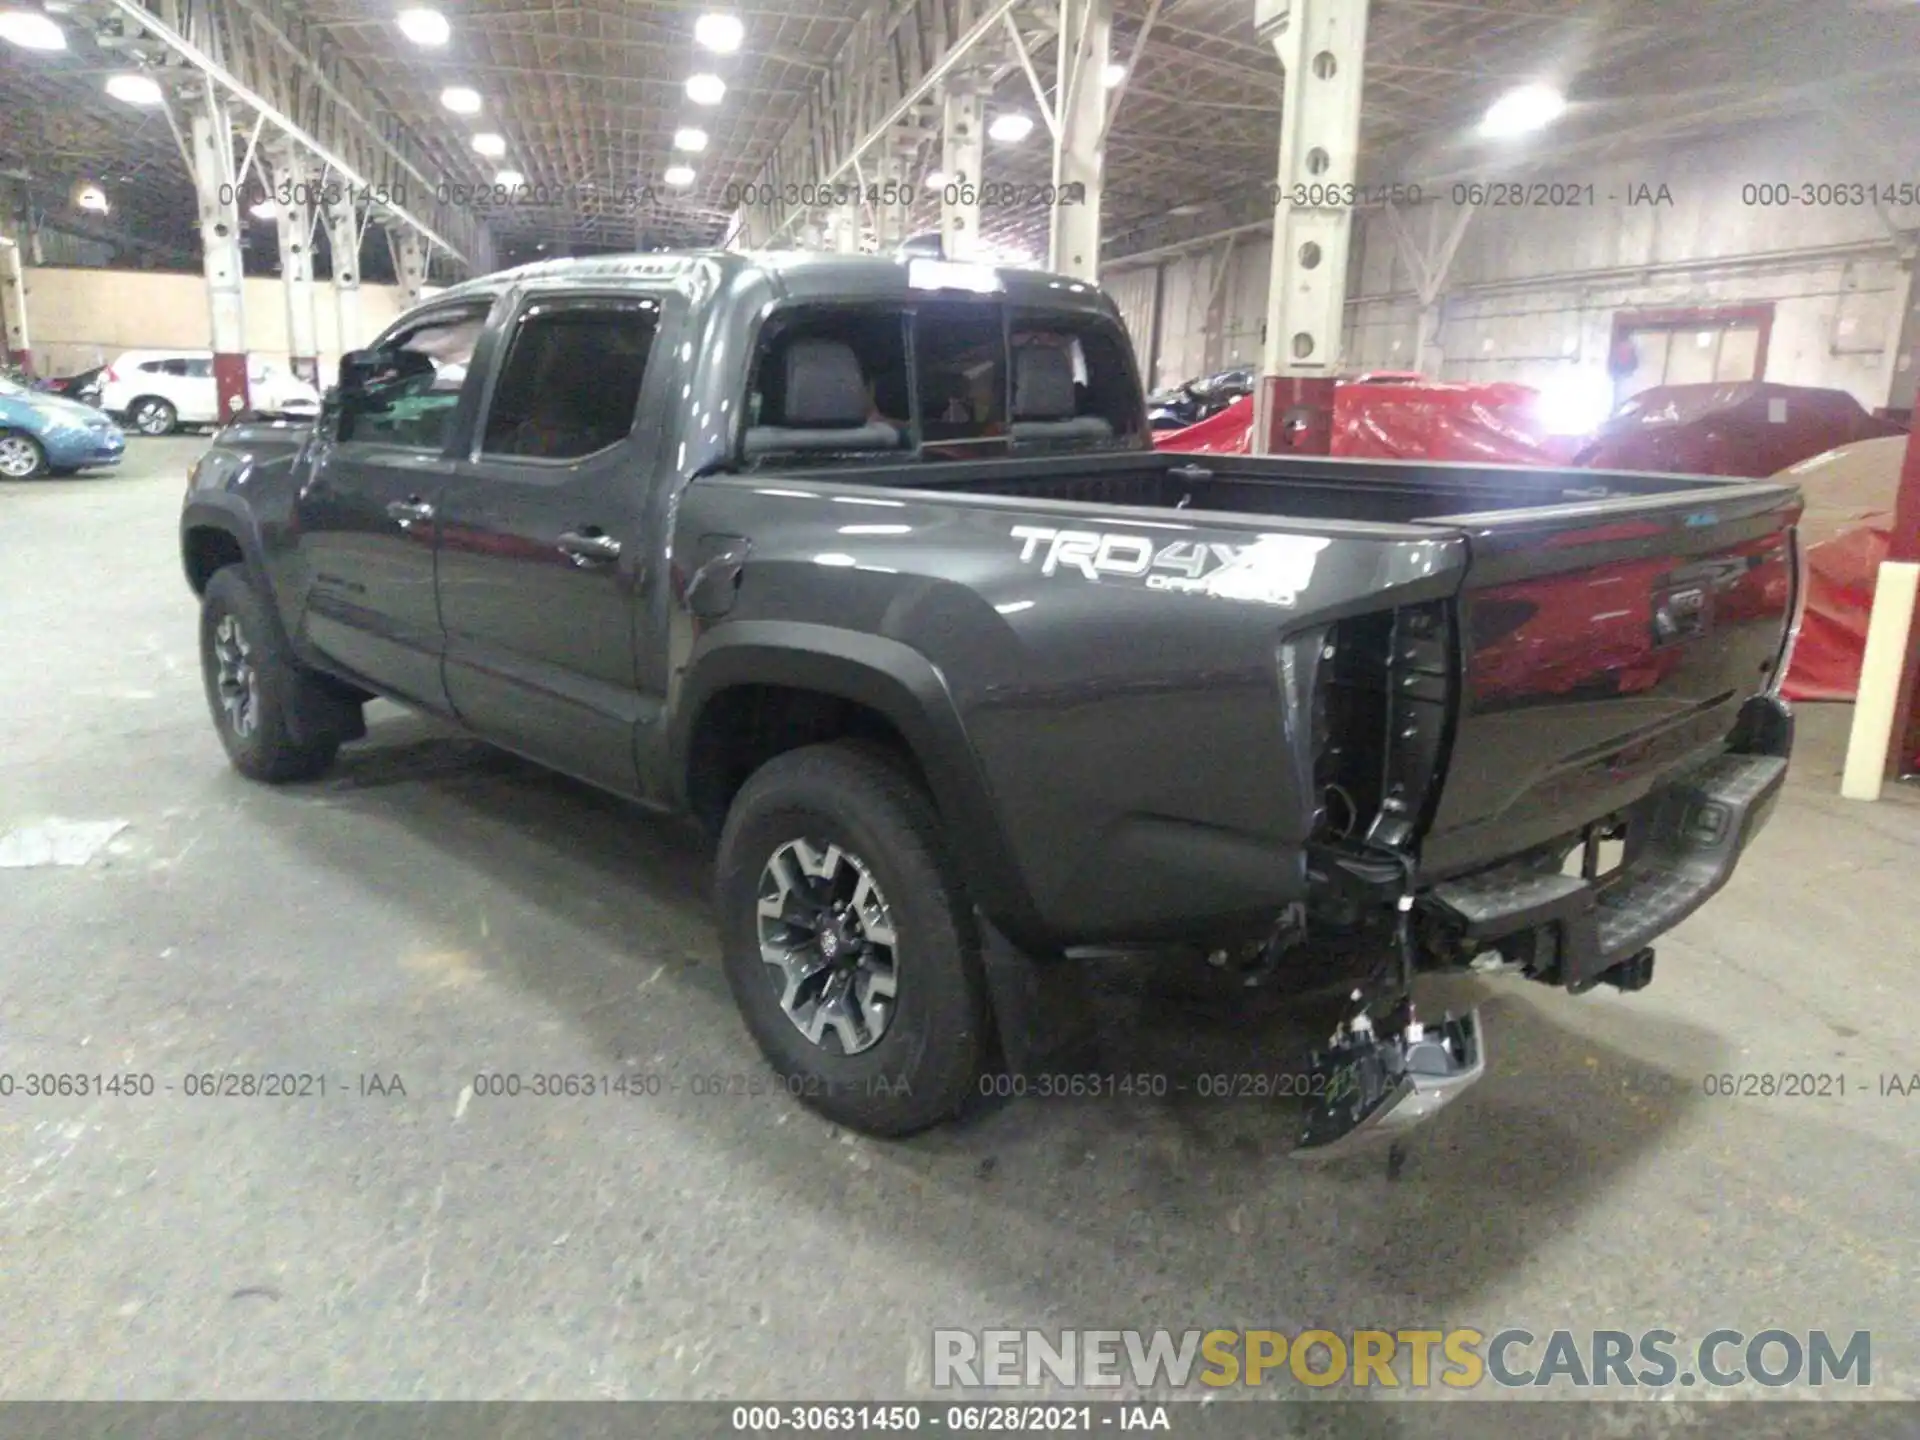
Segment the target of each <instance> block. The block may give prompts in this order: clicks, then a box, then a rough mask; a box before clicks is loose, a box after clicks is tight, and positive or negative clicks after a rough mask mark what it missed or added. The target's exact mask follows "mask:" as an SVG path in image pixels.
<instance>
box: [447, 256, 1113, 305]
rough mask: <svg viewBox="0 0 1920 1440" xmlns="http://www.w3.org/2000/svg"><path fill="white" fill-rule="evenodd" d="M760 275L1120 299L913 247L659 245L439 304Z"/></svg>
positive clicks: (469, 289) (1079, 301)
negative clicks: (890, 250) (539, 291)
mask: <svg viewBox="0 0 1920 1440" xmlns="http://www.w3.org/2000/svg"><path fill="white" fill-rule="evenodd" d="M755 279H759V280H762V281H763V282H765V283H768V284H770V285H771V287H772V288H774V289H776V290H777V291H779V292H780V293H781V294H782V295H783V296H784V297H785V298H788V299H793V300H818V301H828V300H842V301H850V302H858V301H863V300H865V301H876V300H896V299H897V300H906V299H910V298H913V297H915V296H921V297H924V296H926V295H928V294H930V293H934V292H936V291H937V292H938V293H939V294H940V295H941V296H942V298H945V299H965V298H967V297H969V296H971V297H974V298H977V299H979V300H981V301H983V302H985V301H992V300H1005V301H1010V302H1012V303H1013V304H1016V305H1031V306H1044V307H1046V308H1049V309H1069V310H1097V311H1100V312H1103V313H1107V314H1112V313H1114V312H1113V306H1112V303H1111V302H1110V301H1109V300H1107V298H1106V297H1105V296H1104V295H1102V294H1101V292H1100V290H1099V287H1098V286H1095V285H1093V284H1091V283H1089V282H1087V281H1085V280H1079V279H1075V278H1074V277H1073V276H1071V275H1057V274H1051V273H1048V272H1046V271H1040V270H1024V269H1013V268H1009V267H999V266H992V265H986V264H971V263H969V264H962V263H960V262H950V261H945V260H941V259H939V258H938V257H933V256H925V255H914V254H910V253H903V254H900V255H897V256H896V255H841V254H836V253H831V252H824V253H823V252H820V251H812V250H768V251H759V252H754V253H743V252H740V251H733V250H687V251H672V252H660V251H655V252H647V253H638V254H632V255H596V256H588V257H583V258H577V259H566V260H540V261H535V262H534V263H532V264H530V265H519V266H515V267H514V268H513V269H511V270H501V271H496V272H495V273H493V274H491V275H482V276H479V277H477V278H475V279H472V280H467V281H463V282H462V283H461V284H459V285H454V286H450V287H449V288H448V289H446V290H444V291H442V292H441V293H440V294H439V295H438V296H436V297H435V300H436V302H437V301H444V300H459V299H465V298H476V299H477V298H480V297H482V296H489V297H490V296H493V295H498V294H499V293H501V292H502V291H504V290H507V289H509V288H512V287H514V286H518V285H535V286H544V285H549V284H551V285H553V286H555V287H564V286H570V285H579V284H594V285H607V284H611V285H615V286H618V285H620V284H622V283H623V282H625V283H631V284H633V285H635V286H641V285H660V284H663V283H664V284H666V285H669V286H672V287H674V288H676V289H685V290H688V291H695V292H705V293H708V294H711V293H714V292H716V291H719V290H723V289H734V288H738V287H739V286H740V285H741V283H742V282H747V283H749V284H750V283H751V282H752V281H753V280H755Z"/></svg>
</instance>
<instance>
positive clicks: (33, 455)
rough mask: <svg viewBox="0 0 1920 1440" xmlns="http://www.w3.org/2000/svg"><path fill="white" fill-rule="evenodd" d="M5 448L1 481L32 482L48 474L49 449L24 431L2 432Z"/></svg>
mask: <svg viewBox="0 0 1920 1440" xmlns="http://www.w3.org/2000/svg"><path fill="white" fill-rule="evenodd" d="M0 444H3V445H4V446H5V451H4V458H3V460H0V464H3V465H4V468H0V479H4V480H32V479H34V478H36V477H37V476H41V475H44V474H46V473H47V447H46V446H44V445H42V444H41V443H40V442H39V441H38V440H36V439H35V438H34V437H33V436H31V435H29V434H28V433H27V432H26V431H24V430H0Z"/></svg>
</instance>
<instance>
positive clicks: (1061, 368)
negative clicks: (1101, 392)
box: [1013, 345, 1079, 420]
mask: <svg viewBox="0 0 1920 1440" xmlns="http://www.w3.org/2000/svg"><path fill="white" fill-rule="evenodd" d="M1078 408H1079V407H1078V405H1077V404H1076V403H1075V400H1074V394H1073V356H1071V355H1070V354H1068V353H1067V352H1066V351H1065V350H1063V349H1061V348H1060V347H1059V346H1057V345H1022V346H1021V347H1020V348H1019V349H1017V350H1015V351H1014V352H1013V418H1014V419H1015V420H1070V419H1072V418H1073V415H1074V413H1075V411H1076V410H1077V409H1078Z"/></svg>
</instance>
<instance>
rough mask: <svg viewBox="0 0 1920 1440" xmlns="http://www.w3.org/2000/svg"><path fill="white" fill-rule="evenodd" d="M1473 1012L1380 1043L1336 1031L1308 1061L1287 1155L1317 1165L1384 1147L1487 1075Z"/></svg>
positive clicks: (1411, 1027)
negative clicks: (1308, 1099) (1306, 1093)
mask: <svg viewBox="0 0 1920 1440" xmlns="http://www.w3.org/2000/svg"><path fill="white" fill-rule="evenodd" d="M1486 1068H1487V1060H1486V1049H1485V1042H1484V1036H1483V1033H1482V1030H1481V1026H1480V1012H1479V1011H1478V1010H1477V1009H1476V1010H1471V1011H1469V1012H1468V1013H1467V1014H1465V1015H1463V1016H1460V1017H1459V1018H1457V1019H1455V1018H1451V1017H1450V1018H1448V1019H1446V1020H1444V1021H1442V1022H1441V1023H1440V1024H1438V1025H1427V1026H1422V1025H1420V1024H1417V1023H1409V1024H1408V1026H1407V1028H1406V1029H1405V1030H1404V1031H1402V1032H1401V1033H1400V1034H1398V1035H1389V1036H1386V1037H1384V1038H1382V1037H1380V1036H1377V1035H1375V1034H1374V1032H1373V1031H1372V1030H1371V1029H1368V1028H1364V1027H1361V1028H1356V1029H1352V1030H1347V1029H1344V1028H1343V1029H1342V1031H1341V1032H1340V1033H1339V1034H1337V1035H1336V1036H1335V1037H1334V1043H1333V1044H1332V1045H1330V1046H1329V1047H1328V1048H1327V1049H1326V1050H1325V1051H1320V1052H1316V1053H1315V1055H1314V1057H1313V1067H1312V1075H1313V1086H1314V1094H1315V1095H1316V1096H1317V1097H1318V1098H1317V1099H1316V1100H1315V1101H1314V1104H1313V1108H1312V1109H1311V1110H1309V1111H1308V1112H1307V1123H1306V1127H1305V1129H1304V1130H1303V1131H1302V1133H1301V1136H1300V1144H1299V1146H1298V1148H1296V1149H1295V1150H1294V1151H1293V1152H1292V1153H1293V1154H1294V1155H1295V1156H1296V1157H1298V1158H1300V1159H1303V1160H1324V1159H1331V1158H1334V1157H1336V1156H1340V1155H1348V1154H1352V1153H1354V1152H1355V1151H1359V1150H1368V1149H1372V1148H1374V1147H1376V1146H1379V1145H1391V1144H1392V1143H1393V1142H1394V1141H1397V1140H1399V1139H1401V1138H1402V1137H1403V1136H1404V1135H1405V1134H1406V1132H1407V1131H1408V1130H1411V1129H1412V1128H1413V1127H1414V1126H1416V1125H1418V1124H1420V1123H1421V1122H1422V1121H1423V1120H1428V1119H1431V1118H1432V1117H1433V1116H1434V1115H1435V1114H1436V1113H1437V1112H1439V1111H1440V1110H1441V1109H1442V1108H1444V1107H1445V1106H1446V1105H1448V1104H1449V1103H1451V1102H1452V1101H1453V1100H1454V1099H1455V1098H1456V1097H1457V1096H1458V1095H1459V1094H1460V1093H1461V1092H1462V1091H1464V1090H1465V1089H1466V1088H1467V1087H1468V1086H1469V1085H1471V1084H1473V1082H1474V1081H1476V1080H1478V1079H1479V1078H1480V1077H1481V1076H1482V1075H1483V1074H1485V1073H1486Z"/></svg>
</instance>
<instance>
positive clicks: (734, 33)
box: [693, 15, 747, 55]
mask: <svg viewBox="0 0 1920 1440" xmlns="http://www.w3.org/2000/svg"><path fill="white" fill-rule="evenodd" d="M746 37H747V27H746V26H744V25H742V24H741V23H740V21H739V19H738V18H737V17H735V16H732V15H702V16H701V17H700V18H699V19H698V20H696V21H694V22H693V42H694V44H696V45H699V46H702V47H704V48H705V49H708V50H711V51H713V52H714V53H715V54H717V55H731V54H732V53H733V52H734V51H736V50H738V49H739V48H740V42H741V41H742V40H744V39H746Z"/></svg>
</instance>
